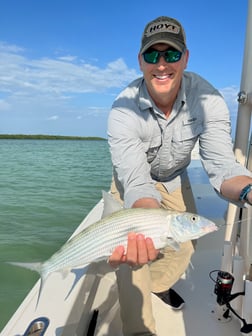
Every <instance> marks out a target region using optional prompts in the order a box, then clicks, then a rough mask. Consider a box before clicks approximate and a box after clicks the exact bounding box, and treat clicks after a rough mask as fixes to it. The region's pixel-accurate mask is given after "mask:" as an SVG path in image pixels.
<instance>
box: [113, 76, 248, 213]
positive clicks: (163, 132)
mask: <svg viewBox="0 0 252 336" xmlns="http://www.w3.org/2000/svg"><path fill="white" fill-rule="evenodd" d="M230 131H231V126H230V116H229V111H228V108H227V106H226V103H225V101H224V99H223V97H222V96H221V94H220V93H219V92H218V91H217V90H216V89H215V88H214V87H213V86H212V85H211V84H209V83H208V82H207V81H206V80H204V79H203V78H201V77H200V76H198V75H197V74H195V73H191V72H184V75H183V79H182V83H181V88H180V91H179V93H178V96H177V99H176V101H175V104H174V106H173V109H172V112H171V114H170V116H169V117H168V119H167V118H166V117H165V115H164V114H163V112H162V111H161V110H159V109H158V108H157V106H156V105H155V103H154V102H153V100H152V99H151V97H150V96H149V94H148V91H147V88H146V85H145V81H144V79H143V78H138V79H136V80H135V81H133V82H132V83H131V84H130V85H129V86H128V87H127V88H126V89H124V90H123V91H122V92H121V94H120V95H119V96H118V97H117V98H116V100H115V101H114V104H113V106H112V109H111V112H110V115H109V120H108V140H109V146H110V151H111V157H112V163H113V168H114V178H115V182H116V185H117V188H118V190H119V192H120V194H121V196H122V198H123V199H124V205H125V207H131V206H132V204H133V203H134V202H135V201H136V200H138V199H140V198H145V197H152V198H155V199H157V200H158V201H160V200H161V196H160V194H159V192H158V191H157V190H156V188H155V183H156V182H157V181H159V182H161V183H163V185H164V186H165V187H166V189H167V191H168V192H172V191H174V190H175V189H177V188H178V187H180V185H181V183H182V181H183V177H184V176H185V174H186V168H187V166H188V165H189V163H190V161H191V152H192V150H193V148H194V146H195V144H196V142H197V140H198V141H199V154H200V159H201V161H202V164H203V167H204V169H205V170H206V172H207V174H208V176H209V180H210V183H211V184H212V186H213V187H214V188H215V190H216V191H217V192H220V187H221V184H222V182H223V181H224V180H225V179H229V178H231V177H234V176H237V175H248V176H251V174H250V172H249V171H248V170H246V169H245V168H244V167H243V166H241V165H240V164H239V163H237V162H236V160H235V158H234V154H233V150H232V147H233V145H232V141H231V136H230Z"/></svg>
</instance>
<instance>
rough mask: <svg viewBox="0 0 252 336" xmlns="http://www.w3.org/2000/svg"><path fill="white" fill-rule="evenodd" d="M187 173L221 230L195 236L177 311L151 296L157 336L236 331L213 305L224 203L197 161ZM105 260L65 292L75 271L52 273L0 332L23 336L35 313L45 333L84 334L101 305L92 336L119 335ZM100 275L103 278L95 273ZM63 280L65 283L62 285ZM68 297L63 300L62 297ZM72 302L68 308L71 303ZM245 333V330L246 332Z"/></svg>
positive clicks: (233, 335)
mask: <svg viewBox="0 0 252 336" xmlns="http://www.w3.org/2000/svg"><path fill="white" fill-rule="evenodd" d="M190 178H191V180H192V182H193V191H194V193H195V198H196V203H197V209H198V212H199V213H200V214H202V215H205V216H207V217H209V218H212V219H213V220H215V221H216V222H218V223H219V224H220V226H221V228H220V230H219V231H217V232H214V233H212V234H209V235H207V236H205V237H203V238H201V239H199V241H198V244H197V250H196V252H195V254H194V256H193V258H192V267H190V269H189V270H188V272H187V273H186V274H185V275H184V277H183V278H182V279H181V280H180V281H179V282H178V283H177V284H176V286H175V288H176V289H177V291H178V292H179V293H180V294H181V296H182V297H183V298H184V299H185V302H186V304H185V307H184V308H183V310H181V311H173V310H172V309H170V308H169V307H167V306H166V305H165V304H163V302H162V301H161V300H159V299H158V298H157V297H156V296H154V295H153V309H154V315H155V319H156V322H157V329H158V330H157V334H158V336H168V335H169V336H202V335H203V334H204V336H213V335H216V336H238V335H242V334H241V333H240V328H241V324H240V322H239V321H238V320H237V319H236V318H233V319H231V321H229V322H226V323H223V322H221V321H219V319H222V320H223V318H222V314H223V312H222V313H221V312H220V311H221V308H220V306H217V303H216V295H215V294H214V285H215V284H214V282H213V281H212V280H211V279H210V278H209V272H210V271H212V270H215V269H219V268H220V265H221V256H222V248H223V240H224V232H225V225H224V221H223V219H222V218H223V215H224V213H225V210H226V203H225V202H224V201H222V200H221V199H220V198H218V197H217V196H216V194H215V192H214V191H213V190H212V188H211V187H210V186H209V184H208V183H207V180H206V178H205V177H204V175H202V169H201V168H200V165H199V163H197V164H196V163H195V162H194V164H193V165H192V168H191V169H190ZM102 208H103V203H102V202H100V203H98V205H97V206H96V208H95V210H93V211H92V212H91V213H90V214H89V217H88V218H86V219H85V220H84V221H83V222H82V224H81V226H80V227H79V230H80V229H82V228H83V227H84V226H86V225H87V224H90V223H91V222H94V221H96V220H97V219H98V218H99V217H100V216H101V212H102ZM107 268H108V266H107V265H106V263H99V264H96V265H93V266H92V267H91V268H90V269H89V272H88V274H87V275H86V276H84V277H81V276H80V275H81V273H80V274H79V281H78V282H77V283H76V284H75V286H74V287H73V290H72V292H71V293H70V295H69V296H67V295H68V292H69V288H71V286H72V283H73V281H74V276H73V274H70V275H69V276H68V277H67V278H66V279H63V280H62V278H61V275H60V274H57V273H55V274H52V275H51V276H50V277H49V278H48V280H47V282H46V284H45V287H44V291H43V293H42V295H41V299H40V302H39V305H38V307H37V309H35V306H36V301H37V293H38V286H39V284H38V283H37V285H36V286H35V287H34V288H33V289H32V291H31V292H30V294H29V295H28V296H27V298H26V300H25V301H24V302H23V304H22V305H21V306H20V308H19V309H18V310H17V312H16V314H15V315H14V316H13V318H12V319H11V320H10V322H9V323H8V324H7V326H6V327H5V328H4V330H3V331H2V333H1V335H2V336H21V335H24V332H25V330H26V328H27V327H28V325H29V324H30V322H31V321H32V320H33V319H36V318H38V317H42V316H44V317H47V318H48V319H49V320H50V323H49V327H48V329H47V330H46V333H45V336H47V335H48V336H54V335H55V336H84V335H85V336H86V335H87V327H88V324H89V321H90V319H91V316H92V312H93V311H94V309H98V310H99V315H98V321H97V326H96V332H95V334H94V335H96V336H121V335H122V333H121V322H120V315H119V303H118V300H117V287H116V283H115V275H114V273H113V272H108V273H106V271H107ZM99 273H101V274H104V273H106V274H105V275H104V276H103V277H100V276H97V274H99ZM66 284H67V286H66ZM66 297H67V299H66ZM69 307H71V308H69ZM246 335H247V334H246Z"/></svg>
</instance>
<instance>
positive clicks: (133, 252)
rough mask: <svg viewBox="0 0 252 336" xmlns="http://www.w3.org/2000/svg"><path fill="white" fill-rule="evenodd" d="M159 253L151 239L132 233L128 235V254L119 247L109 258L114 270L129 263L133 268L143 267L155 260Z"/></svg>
mask: <svg viewBox="0 0 252 336" xmlns="http://www.w3.org/2000/svg"><path fill="white" fill-rule="evenodd" d="M158 253H159V251H158V250H156V249H155V246H154V244H153V241H152V239H151V238H145V237H144V235H143V234H141V233H139V234H136V233H134V232H131V233H129V234H128V244H127V251H126V253H125V249H124V247H123V246H117V247H116V248H115V250H114V252H113V253H112V255H111V257H110V258H109V264H110V265H111V266H112V267H114V268H117V267H118V266H119V265H120V264H122V263H127V264H128V265H130V266H131V267H135V266H141V265H144V264H147V263H148V262H149V261H153V260H155V259H156V258H157V256H158Z"/></svg>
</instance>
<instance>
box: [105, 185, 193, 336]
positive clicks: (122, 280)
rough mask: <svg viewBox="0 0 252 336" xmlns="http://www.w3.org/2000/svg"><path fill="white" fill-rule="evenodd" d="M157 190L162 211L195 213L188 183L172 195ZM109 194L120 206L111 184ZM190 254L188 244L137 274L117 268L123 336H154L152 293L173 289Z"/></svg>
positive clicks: (118, 197)
mask: <svg viewBox="0 0 252 336" xmlns="http://www.w3.org/2000/svg"><path fill="white" fill-rule="evenodd" d="M156 188H157V190H159V192H160V194H161V196H162V203H161V204H162V206H163V207H164V208H167V209H173V210H178V211H189V212H192V213H196V207H195V203H194V199H193V194H192V191H191V187H190V183H189V180H186V181H184V183H183V186H182V188H179V189H177V190H175V191H174V192H172V193H171V194H169V193H168V192H167V190H166V189H165V187H164V186H163V185H162V184H161V183H159V182H158V183H157V184H156ZM111 193H112V195H113V196H114V198H115V199H117V200H120V201H121V202H122V200H121V199H120V196H119V193H118V191H117V190H116V187H115V184H114V183H112V185H111ZM185 200H186V202H185ZM193 252H194V248H193V245H192V243H191V242H190V241H189V242H185V243H182V244H180V249H179V250H178V251H175V250H174V249H172V248H170V247H167V248H165V249H164V251H162V253H163V254H164V257H163V258H161V259H158V260H156V261H154V262H153V263H152V264H151V265H144V266H142V267H140V268H138V269H137V270H132V269H130V268H129V267H128V265H121V266H120V268H119V270H118V271H117V272H116V275H117V284H118V292H119V301H120V309H121V318H122V323H123V334H124V336H137V335H139V336H140V335H141V336H142V335H146V336H147V335H148V336H151V335H152V336H153V335H156V329H155V320H154V317H153V313H152V302H151V292H156V293H158V292H163V291H166V290H167V289H169V288H170V287H172V286H173V285H174V284H175V283H176V282H177V281H178V280H179V278H180V277H181V275H182V274H183V273H184V272H185V270H186V269H187V267H188V264H189V263H190V259H191V256H192V254H193Z"/></svg>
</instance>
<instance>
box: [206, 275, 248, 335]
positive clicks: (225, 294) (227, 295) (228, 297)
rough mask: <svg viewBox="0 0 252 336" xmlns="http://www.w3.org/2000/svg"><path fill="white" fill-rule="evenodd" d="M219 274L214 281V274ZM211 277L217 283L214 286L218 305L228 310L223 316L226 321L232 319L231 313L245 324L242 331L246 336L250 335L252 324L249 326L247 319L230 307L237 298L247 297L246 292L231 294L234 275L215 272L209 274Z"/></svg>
mask: <svg viewBox="0 0 252 336" xmlns="http://www.w3.org/2000/svg"><path fill="white" fill-rule="evenodd" d="M215 272H218V274H217V277H216V279H213V277H212V274H213V273H215ZM209 277H210V279H211V280H213V281H214V282H215V286H214V294H216V296H217V299H216V300H217V303H218V304H219V305H220V306H223V305H225V306H226V307H227V310H226V311H225V312H224V314H223V318H224V319H228V318H230V311H231V312H232V313H233V314H234V315H235V316H236V317H237V318H238V319H239V320H241V322H242V323H243V326H242V327H241V329H240V331H241V332H242V333H244V334H248V333H250V332H251V331H252V324H248V323H247V322H246V320H245V319H243V318H242V317H241V316H240V315H239V314H238V313H237V312H236V311H235V310H234V309H233V308H232V306H231V305H230V302H231V301H232V300H234V299H235V298H237V297H238V296H240V295H245V292H238V293H234V294H231V291H232V288H233V283H234V280H235V279H234V277H233V275H232V274H230V273H228V272H225V271H221V270H214V271H212V272H210V273H209Z"/></svg>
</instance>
